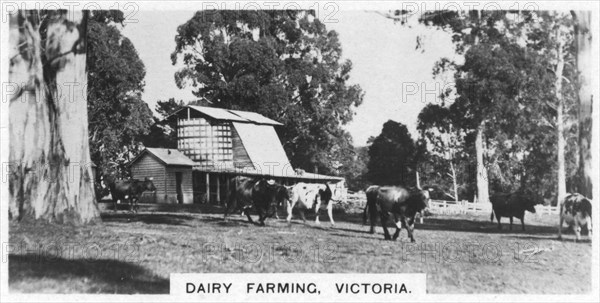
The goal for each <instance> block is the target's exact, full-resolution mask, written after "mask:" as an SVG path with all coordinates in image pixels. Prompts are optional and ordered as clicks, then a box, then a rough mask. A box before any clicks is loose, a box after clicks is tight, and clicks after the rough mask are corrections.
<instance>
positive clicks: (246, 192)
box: [106, 176, 592, 242]
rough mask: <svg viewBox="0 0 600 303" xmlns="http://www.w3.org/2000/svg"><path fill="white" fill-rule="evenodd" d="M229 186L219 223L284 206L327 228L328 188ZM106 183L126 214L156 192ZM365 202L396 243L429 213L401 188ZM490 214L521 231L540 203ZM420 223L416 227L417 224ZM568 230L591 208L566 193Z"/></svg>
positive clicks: (563, 216) (412, 192) (421, 193)
mask: <svg viewBox="0 0 600 303" xmlns="http://www.w3.org/2000/svg"><path fill="white" fill-rule="evenodd" d="M229 182H231V183H232V184H230V188H233V190H232V191H231V192H230V193H229V195H228V199H227V202H226V207H225V214H224V219H225V220H226V219H227V217H228V216H229V215H230V214H232V213H235V212H240V211H241V213H242V214H245V215H246V217H247V218H248V221H249V222H251V223H254V221H253V220H252V217H251V213H252V212H255V213H256V214H257V215H258V224H259V225H265V220H266V219H267V218H270V217H277V218H278V216H277V210H278V209H280V208H282V207H283V206H285V208H286V211H287V217H286V221H287V223H288V225H290V224H291V220H292V215H293V211H294V210H297V211H298V213H299V214H300V217H301V219H302V220H303V221H304V222H306V218H305V213H306V212H311V213H313V214H314V215H315V223H316V224H319V223H320V221H319V217H320V212H321V211H322V210H326V211H327V215H328V218H329V222H330V223H331V225H332V226H333V225H334V224H335V221H334V220H333V203H332V198H333V192H332V190H331V187H330V185H329V184H326V183H325V184H321V183H304V182H300V183H297V184H295V185H292V186H284V185H282V184H279V183H277V182H274V181H273V180H268V179H266V178H250V177H240V176H238V177H235V178H233V179H231V180H230V181H229ZM106 183H107V185H108V188H109V190H110V193H111V195H112V197H113V202H114V203H115V204H114V206H115V208H114V209H115V210H116V202H117V200H122V201H123V200H129V203H130V206H131V209H132V211H135V210H136V208H137V201H138V200H139V198H140V196H141V195H142V193H143V192H145V191H156V187H154V184H153V183H152V179H148V178H146V179H145V180H143V181H142V180H119V181H117V180H111V179H107V180H106ZM365 194H366V198H367V203H366V205H365V208H364V211H363V222H364V224H366V223H367V218H368V219H369V220H370V229H369V232H370V233H374V232H375V224H376V222H377V219H378V218H379V220H380V223H381V226H382V228H383V232H384V239H385V240H396V239H397V238H398V236H399V234H400V231H401V229H402V228H406V230H407V233H408V237H409V238H410V240H411V242H414V241H415V239H414V223H415V217H416V215H417V214H421V217H422V215H423V212H425V213H426V214H427V213H429V210H428V209H429V201H430V194H429V190H424V189H421V188H407V187H402V186H376V185H373V186H370V187H369V188H367V189H366V191H365ZM490 202H491V203H492V213H491V217H490V220H491V221H492V222H493V221H494V216H495V217H496V220H497V222H498V229H501V228H502V225H501V223H500V220H501V218H509V220H510V225H509V228H510V229H511V230H512V223H513V218H517V219H519V220H521V228H522V230H525V222H524V216H525V211H529V212H531V213H535V212H536V210H535V205H536V204H540V202H539V201H534V200H533V199H531V198H530V196H528V195H525V194H522V193H509V194H495V195H492V196H491V197H490ZM390 218H392V219H393V222H394V223H395V225H396V231H395V232H394V235H393V236H392V235H390V233H389V231H388V228H387V223H388V221H389V219H390ZM421 223H422V222H421ZM564 223H567V225H568V226H569V227H570V228H572V229H573V231H574V232H575V235H576V241H578V240H580V238H581V230H582V227H587V229H588V234H589V235H590V238H591V235H592V203H591V201H590V200H589V199H588V198H586V197H585V196H583V195H581V194H578V193H573V194H568V195H567V196H566V197H565V198H564V199H563V201H562V203H561V205H560V225H559V228H558V236H559V238H561V237H562V227H563V224H564Z"/></svg>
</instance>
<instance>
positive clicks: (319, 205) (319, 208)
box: [315, 198, 321, 225]
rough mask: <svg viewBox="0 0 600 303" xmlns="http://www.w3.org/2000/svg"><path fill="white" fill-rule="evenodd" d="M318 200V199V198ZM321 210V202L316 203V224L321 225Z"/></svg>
mask: <svg viewBox="0 0 600 303" xmlns="http://www.w3.org/2000/svg"><path fill="white" fill-rule="evenodd" d="M317 200H318V198H317ZM320 210H321V201H317V202H316V203H315V224H317V225H319V224H321V222H319V211H320Z"/></svg>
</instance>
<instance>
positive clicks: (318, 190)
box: [287, 182, 335, 225]
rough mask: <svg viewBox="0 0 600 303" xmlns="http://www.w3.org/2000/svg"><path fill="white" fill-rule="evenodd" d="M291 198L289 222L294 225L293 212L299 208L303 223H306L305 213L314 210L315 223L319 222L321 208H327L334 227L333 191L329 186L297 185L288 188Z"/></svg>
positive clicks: (288, 207) (288, 208)
mask: <svg viewBox="0 0 600 303" xmlns="http://www.w3.org/2000/svg"><path fill="white" fill-rule="evenodd" d="M288 191H289V197H290V199H289V200H288V205H287V214H288V215H287V222H288V224H291V223H292V210H293V209H294V207H297V208H298V209H299V210H300V216H301V217H302V221H304V222H306V218H305V216H304V215H305V214H304V212H305V211H306V210H312V211H314V212H315V215H316V219H315V223H316V224H320V222H319V211H320V210H321V208H323V207H325V208H327V215H328V216H329V221H330V222H331V225H334V224H335V222H334V221H333V214H332V213H333V205H332V204H333V203H330V201H331V197H332V191H331V188H330V187H329V185H328V184H312V183H303V182H301V183H297V184H296V185H293V186H291V187H288Z"/></svg>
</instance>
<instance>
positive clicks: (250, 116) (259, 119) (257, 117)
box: [229, 110, 283, 125]
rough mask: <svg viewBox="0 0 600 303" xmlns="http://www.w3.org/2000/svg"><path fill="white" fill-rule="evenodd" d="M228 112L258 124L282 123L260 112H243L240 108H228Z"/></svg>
mask: <svg viewBox="0 0 600 303" xmlns="http://www.w3.org/2000/svg"><path fill="white" fill-rule="evenodd" d="M229 111H230V112H232V113H234V114H236V115H238V116H240V117H242V118H244V119H246V120H249V121H252V122H254V123H258V124H268V125H283V124H281V123H279V122H277V121H275V120H271V119H269V118H267V117H265V116H263V115H261V114H258V113H254V112H245V111H241V110H229Z"/></svg>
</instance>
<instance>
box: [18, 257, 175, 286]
mask: <svg viewBox="0 0 600 303" xmlns="http://www.w3.org/2000/svg"><path fill="white" fill-rule="evenodd" d="M8 260H9V261H8V262H9V263H8V278H9V285H11V286H12V285H15V284H22V283H26V284H30V282H32V281H34V280H38V279H50V280H54V281H64V280H69V281H70V280H72V281H77V282H78V281H82V283H85V284H86V285H89V288H88V289H86V291H85V292H87V293H118V294H136V293H139V294H168V293H169V286H170V285H169V280H168V279H164V278H161V277H158V276H156V275H154V274H153V273H151V272H150V271H148V270H147V269H145V268H143V267H141V266H139V265H136V264H133V263H129V262H122V261H116V260H108V259H99V260H94V259H74V260H68V259H63V258H55V257H47V256H43V255H37V254H26V255H10V256H9V259H8ZM74 283H76V282H74ZM63 284H65V283H62V282H56V285H63ZM49 286H50V287H52V286H51V285H49ZM13 287H14V286H13ZM75 288H76V289H77V291H80V290H81V288H80V287H79V286H76V287H75ZM19 291H25V292H29V291H28V290H22V289H19ZM40 291H43V290H39V289H32V290H31V291H30V292H32V293H35V292H40ZM72 291H73V290H71V289H56V288H53V289H52V290H51V292H60V293H70V292H72Z"/></svg>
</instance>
